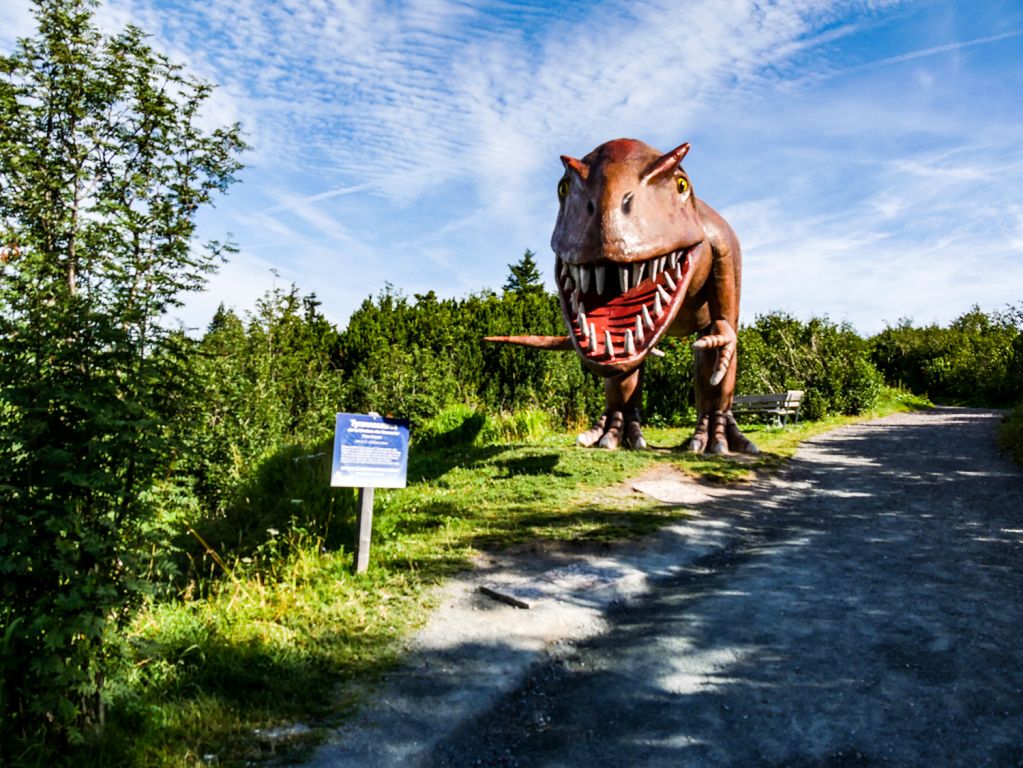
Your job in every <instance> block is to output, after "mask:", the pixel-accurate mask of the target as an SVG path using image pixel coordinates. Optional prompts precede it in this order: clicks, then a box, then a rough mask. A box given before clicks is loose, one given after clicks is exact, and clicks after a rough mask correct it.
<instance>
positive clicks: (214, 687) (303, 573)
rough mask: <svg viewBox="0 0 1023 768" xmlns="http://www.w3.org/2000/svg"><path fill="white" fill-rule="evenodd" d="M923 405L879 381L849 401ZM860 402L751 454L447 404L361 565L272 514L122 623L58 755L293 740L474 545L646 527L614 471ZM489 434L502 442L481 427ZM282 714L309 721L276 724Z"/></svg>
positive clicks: (365, 676) (650, 519) (183, 752)
mask: <svg viewBox="0 0 1023 768" xmlns="http://www.w3.org/2000/svg"><path fill="white" fill-rule="evenodd" d="M925 405H926V403H925V402H923V401H921V400H920V399H918V398H912V397H910V396H907V395H904V394H901V393H896V392H889V393H888V394H887V396H886V399H885V400H884V401H883V402H882V403H881V404H880V405H879V406H878V407H877V409H875V411H874V412H872V413H871V414H866V415H865V416H874V415H880V414H884V413H890V412H894V411H897V410H908V409H912V408H919V407H923V406H925ZM865 416H861V417H857V418H849V417H838V418H831V419H828V420H825V421H820V422H812V423H801V424H799V425H795V426H790V427H787V428H784V429H778V428H772V427H766V426H748V427H746V429H747V433H748V434H750V435H751V436H752V438H753V440H754V441H755V442H757V444H758V445H759V446H760V448H761V450H762V453H761V455H760V456H759V457H756V458H755V459H753V460H751V461H748V460H737V459H734V458H729V457H713V456H709V457H695V456H691V455H687V454H685V453H682V452H677V451H673V450H669V447H670V446H677V445H680V444H682V443H683V442H684V441H685V439H686V438H687V437H688V430H684V429H653V428H650V429H647V430H646V431H645V432H646V436H647V439H648V441H649V443H650V444H651V445H652V446H654V447H655V449H654V450H651V451H645V452H631V451H614V452H608V451H599V450H582V449H578V448H575V447H574V445H573V435H570V434H559V433H552V432H550V431H549V430H548V429H546V428H545V425H544V424H543V422H542V419H541V420H538V419H537V418H536V417H522V416H519V417H506V418H505V419H503V420H502V419H497V420H495V421H494V422H491V423H490V424H487V423H486V420H482V421H481V420H480V418H478V417H477V416H474V415H473V414H472V413H471V412H468V411H467V412H466V413H463V414H462V415H461V417H460V418H452V417H450V416H448V417H447V418H448V421H449V422H450V423H446V424H443V425H442V427H440V428H437V429H435V430H434V431H433V432H430V431H429V430H427V431H425V432H424V434H423V438H422V440H421V441H420V445H418V446H414V447H413V450H412V451H411V458H410V467H409V481H410V482H409V487H407V488H405V489H401V490H393V491H384V490H378V491H377V494H376V498H377V500H376V506H375V512H374V531H373V537H374V539H373V550H372V561H371V565H370V570H369V572H368V573H367V574H364V575H361V576H356V575H353V574H352V573H351V571H350V568H351V562H352V557H351V552H350V551H349V550H348V549H347V548H346V547H344V546H341V547H334V548H328V547H326V546H324V539H323V538H322V537H320V536H318V535H317V534H316V533H314V532H312V531H310V530H309V529H308V528H303V527H302V526H301V525H292V526H290V527H284V526H282V527H281V528H280V529H269V530H268V531H266V532H265V534H264V539H263V542H262V543H261V544H260V545H259V546H258V547H257V548H256V549H255V550H254V551H252V552H251V553H250V554H248V555H237V556H235V557H234V558H233V559H231V561H230V562H227V561H226V560H224V559H223V558H222V563H223V568H222V569H221V571H220V573H219V574H218V577H217V578H212V579H204V580H202V581H201V582H193V583H192V584H190V585H189V586H188V587H186V589H185V590H184V591H183V592H182V594H181V595H180V596H179V597H178V599H174V600H169V601H163V602H156V601H154V602H152V603H151V604H149V605H147V606H146V607H145V609H144V610H142V611H141V612H140V613H139V615H138V616H137V618H136V620H135V622H134V624H133V625H132V626H131V627H130V631H129V632H127V633H126V634H125V635H124V637H123V638H122V642H123V643H124V644H125V646H126V650H127V653H126V658H127V662H126V663H125V665H124V667H123V669H122V671H121V674H120V675H119V676H118V677H117V679H116V680H114V681H112V682H111V684H110V686H109V691H110V705H111V707H110V709H111V716H110V720H109V722H108V725H107V727H106V729H105V731H104V733H103V735H102V737H101V738H100V739H99V740H98V741H97V742H95V743H93V744H90V745H87V746H85V747H82V748H81V750H80V752H79V754H78V755H76V756H75V757H74V759H73V762H75V763H77V764H90V765H104V766H114V765H132V766H139V765H145V766H180V765H200V764H209V763H212V762H214V761H215V762H217V763H218V764H219V765H222V766H225V765H240V764H245V763H249V762H251V761H257V760H260V759H262V758H266V757H269V756H271V755H273V754H275V753H277V752H279V751H280V750H289V751H290V752H295V751H296V750H297V751H300V750H302V749H303V748H305V747H309V746H311V745H313V744H315V743H317V742H318V741H319V740H320V739H321V738H322V736H323V733H324V732H325V730H326V729H328V728H330V727H331V726H334V725H336V724H337V723H338V722H339V721H340V720H342V719H343V718H344V717H345V716H346V715H347V714H349V713H350V712H351V711H353V709H354V708H356V707H357V706H358V704H359V701H360V696H362V695H363V694H362V692H363V691H365V690H367V689H368V688H370V687H371V686H372V682H373V681H374V680H375V679H376V678H377V677H378V676H379V675H380V673H381V672H382V671H384V670H386V669H388V668H389V667H390V666H391V665H392V664H393V663H394V661H395V660H396V659H397V658H398V657H399V655H400V650H401V643H402V640H403V639H404V638H406V637H408V635H409V634H410V633H411V632H413V631H414V630H415V629H416V628H418V627H419V626H421V625H422V623H423V622H424V621H425V620H426V618H427V617H428V615H429V612H430V610H431V608H432V607H433V599H434V597H433V596H434V592H435V591H434V590H433V587H434V586H436V585H437V584H438V583H440V582H441V581H442V580H443V579H444V578H445V577H447V576H449V575H451V574H452V573H454V572H456V571H458V570H459V569H464V568H468V567H471V563H472V561H473V558H474V557H475V556H476V555H477V553H478V552H479V551H481V550H485V549H492V548H500V547H507V546H510V545H514V544H518V543H522V542H527V541H534V540H548V541H563V542H568V543H571V542H595V541H598V542H599V541H612V540H617V539H623V538H628V537H635V536H640V535H643V534H645V533H649V532H651V531H653V530H656V529H657V528H658V527H660V526H662V525H663V524H665V522H667V521H670V520H672V519H676V518H678V517H680V516H684V515H685V514H686V511H685V510H684V509H682V508H680V507H673V506H666V505H663V504H661V503H659V502H657V501H655V500H652V499H649V498H647V497H645V496H642V495H640V494H637V493H631V492H628V491H626V490H623V487H624V486H623V484H624V482H625V481H626V480H627V479H629V478H630V477H635V476H637V475H639V474H641V473H643V472H646V471H650V470H651V469H653V468H656V467H657V466H659V465H660V466H671V467H673V468H675V469H678V470H681V471H682V472H686V473H689V474H692V475H696V476H701V477H703V478H707V479H711V480H714V481H718V482H744V481H747V480H749V479H750V478H751V477H752V476H753V475H754V473H758V472H769V471H773V470H775V469H776V468H778V467H779V466H780V465H781V464H782V463H783V462H784V460H785V458H787V457H788V456H791V455H792V454H793V453H794V452H795V450H796V447H797V446H798V445H799V443H800V442H802V441H803V440H805V439H807V438H808V437H811V436H813V435H816V434H819V433H821V432H825V431H827V430H830V429H833V428H834V427H836V426H839V425H841V424H844V423H849V422H852V421H856V420H862V419H863V418H864V417H865ZM472 419H476V421H475V422H472V421H471V420H472ZM454 433H457V437H458V439H457V441H455V440H447V441H445V439H444V436H445V435H448V436H449V437H450V436H451V435H452V434H454ZM502 436H503V437H505V438H507V437H508V436H510V437H512V438H513V440H512V441H510V442H509V441H502V442H494V439H495V438H500V437H502ZM323 476H324V477H326V473H324V475H323ZM341 492H342V493H344V491H341ZM333 508H334V507H332V509H333ZM310 527H311V526H310ZM294 722H301V723H303V724H305V725H307V726H308V728H303V729H298V730H295V729H292V730H287V729H286V728H284V726H286V725H288V724H290V723H294Z"/></svg>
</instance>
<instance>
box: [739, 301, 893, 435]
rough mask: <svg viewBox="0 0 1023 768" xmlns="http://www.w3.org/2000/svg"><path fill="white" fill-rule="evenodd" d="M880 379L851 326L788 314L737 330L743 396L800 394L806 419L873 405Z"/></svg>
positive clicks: (854, 411)
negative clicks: (804, 321)
mask: <svg viewBox="0 0 1023 768" xmlns="http://www.w3.org/2000/svg"><path fill="white" fill-rule="evenodd" d="M882 385H883V379H882V377H881V374H880V372H879V371H878V370H877V369H876V368H875V367H874V365H873V364H872V363H871V361H870V357H869V347H868V345H867V343H866V341H864V340H863V339H862V338H860V337H859V336H858V335H857V334H856V332H855V331H853V329H852V327H851V326H849V325H847V324H842V325H836V324H835V323H833V322H831V321H830V320H828V319H827V318H812V319H811V320H810V321H809V322H807V323H803V322H800V321H799V320H797V319H795V318H794V317H792V316H791V315H788V314H785V313H782V312H774V313H771V314H767V315H760V316H758V317H757V318H756V321H755V323H754V324H753V325H752V326H750V327H744V328H741V329H740V331H739V376H738V381H737V384H736V391H737V392H740V393H742V394H760V393H767V392H784V391H786V390H789V389H801V390H803V392H804V395H803V402H802V406H801V410H800V413H801V415H803V416H804V417H805V418H808V419H820V418H822V417H824V416H827V415H828V414H846V415H855V414H858V413H862V412H864V411H866V410H869V409H870V408H872V407H873V406H874V404H875V403H876V402H877V399H878V397H879V395H880V393H881V387H882Z"/></svg>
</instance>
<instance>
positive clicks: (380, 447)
mask: <svg viewBox="0 0 1023 768" xmlns="http://www.w3.org/2000/svg"><path fill="white" fill-rule="evenodd" d="M407 471H408V421H407V420H405V419H387V418H384V417H382V416H381V415H380V414H378V413H368V414H361V413H339V414H337V421H336V424H335V428H334V461H333V462H332V464H331V474H330V484H331V485H332V486H335V487H348V488H358V489H359V510H358V520H357V527H356V534H355V536H356V538H355V564H354V567H355V572H356V573H365V572H366V569H367V568H369V545H370V538H371V537H372V532H373V490H374V489H375V488H404V487H405V485H406V479H405V476H406V473H407Z"/></svg>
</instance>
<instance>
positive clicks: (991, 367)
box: [870, 307, 1023, 407]
mask: <svg viewBox="0 0 1023 768" xmlns="http://www.w3.org/2000/svg"><path fill="white" fill-rule="evenodd" d="M1021 328H1023V309H1019V308H1009V309H1008V310H1007V311H1006V312H1002V313H997V312H996V313H990V314H986V313H984V312H981V311H980V309H979V308H978V307H973V308H972V309H971V310H970V311H969V312H967V313H965V314H963V315H961V316H960V317H958V318H956V319H955V320H954V321H952V322H951V323H950V324H949V326H948V327H947V328H942V327H939V326H937V325H930V326H927V327H923V328H915V327H913V325H912V323H911V322H910V321H909V320H902V321H900V323H899V324H898V325H897V326H895V327H888V328H886V329H885V330H884V331H882V332H881V333H879V334H877V335H876V336H874V337H873V338H872V339H871V340H870V346H871V358H872V359H873V361H874V363H875V364H876V365H877V367H878V368H879V369H880V370H881V372H882V373H883V374H884V377H885V380H886V381H887V382H888V383H889V384H893V385H900V386H904V387H906V388H908V389H910V390H911V391H913V392H916V393H917V394H921V395H927V396H928V397H930V398H931V399H932V400H934V401H935V402H940V403H955V404H962V405H978V406H980V405H988V406H1000V407H1004V406H1007V405H1010V404H1012V403H1015V402H1016V401H1017V400H1018V398H1019V396H1020V393H1021V392H1023V333H1021V331H1020V329H1021Z"/></svg>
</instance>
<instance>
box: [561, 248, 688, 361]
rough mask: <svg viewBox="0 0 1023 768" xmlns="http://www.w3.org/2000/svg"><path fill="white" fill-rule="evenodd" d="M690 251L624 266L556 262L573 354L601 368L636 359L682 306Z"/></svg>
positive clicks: (563, 311) (641, 356) (621, 264)
mask: <svg viewBox="0 0 1023 768" xmlns="http://www.w3.org/2000/svg"><path fill="white" fill-rule="evenodd" d="M690 250H691V249H681V250H678V251H674V252H673V253H669V254H666V255H664V256H657V257H654V258H652V259H647V260H646V261H636V262H630V263H621V262H614V261H608V260H603V261H598V262H590V263H588V264H568V263H566V262H564V261H562V260H561V259H560V258H559V259H558V260H557V265H556V270H557V271H556V273H555V274H556V275H557V283H558V288H559V293H560V295H561V311H562V314H563V315H564V317H565V321H566V323H567V324H568V327H569V331H570V333H571V335H572V340H573V343H574V344H575V348H576V350H577V351H578V352H579V354H581V355H583V356H584V357H586V358H588V359H590V360H594V361H598V362H603V363H608V362H612V361H613V362H615V363H620V362H629V361H632V360H639V359H642V358H643V357H644V356H645V355H646V354H647V353H648V352H649V351H650V349H651V348H652V347H653V346H654V344H656V343H657V340H658V339H660V337H661V335H662V334H663V333H664V331H665V330H666V329H667V327H668V326H669V325H670V324H671V321H672V320H673V319H674V318H675V315H676V314H677V313H678V309H679V307H680V306H681V304H682V300H683V298H684V297H685V291H686V286H687V284H688V282H689V279H688V278H689V269H690V261H689V252H690Z"/></svg>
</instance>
